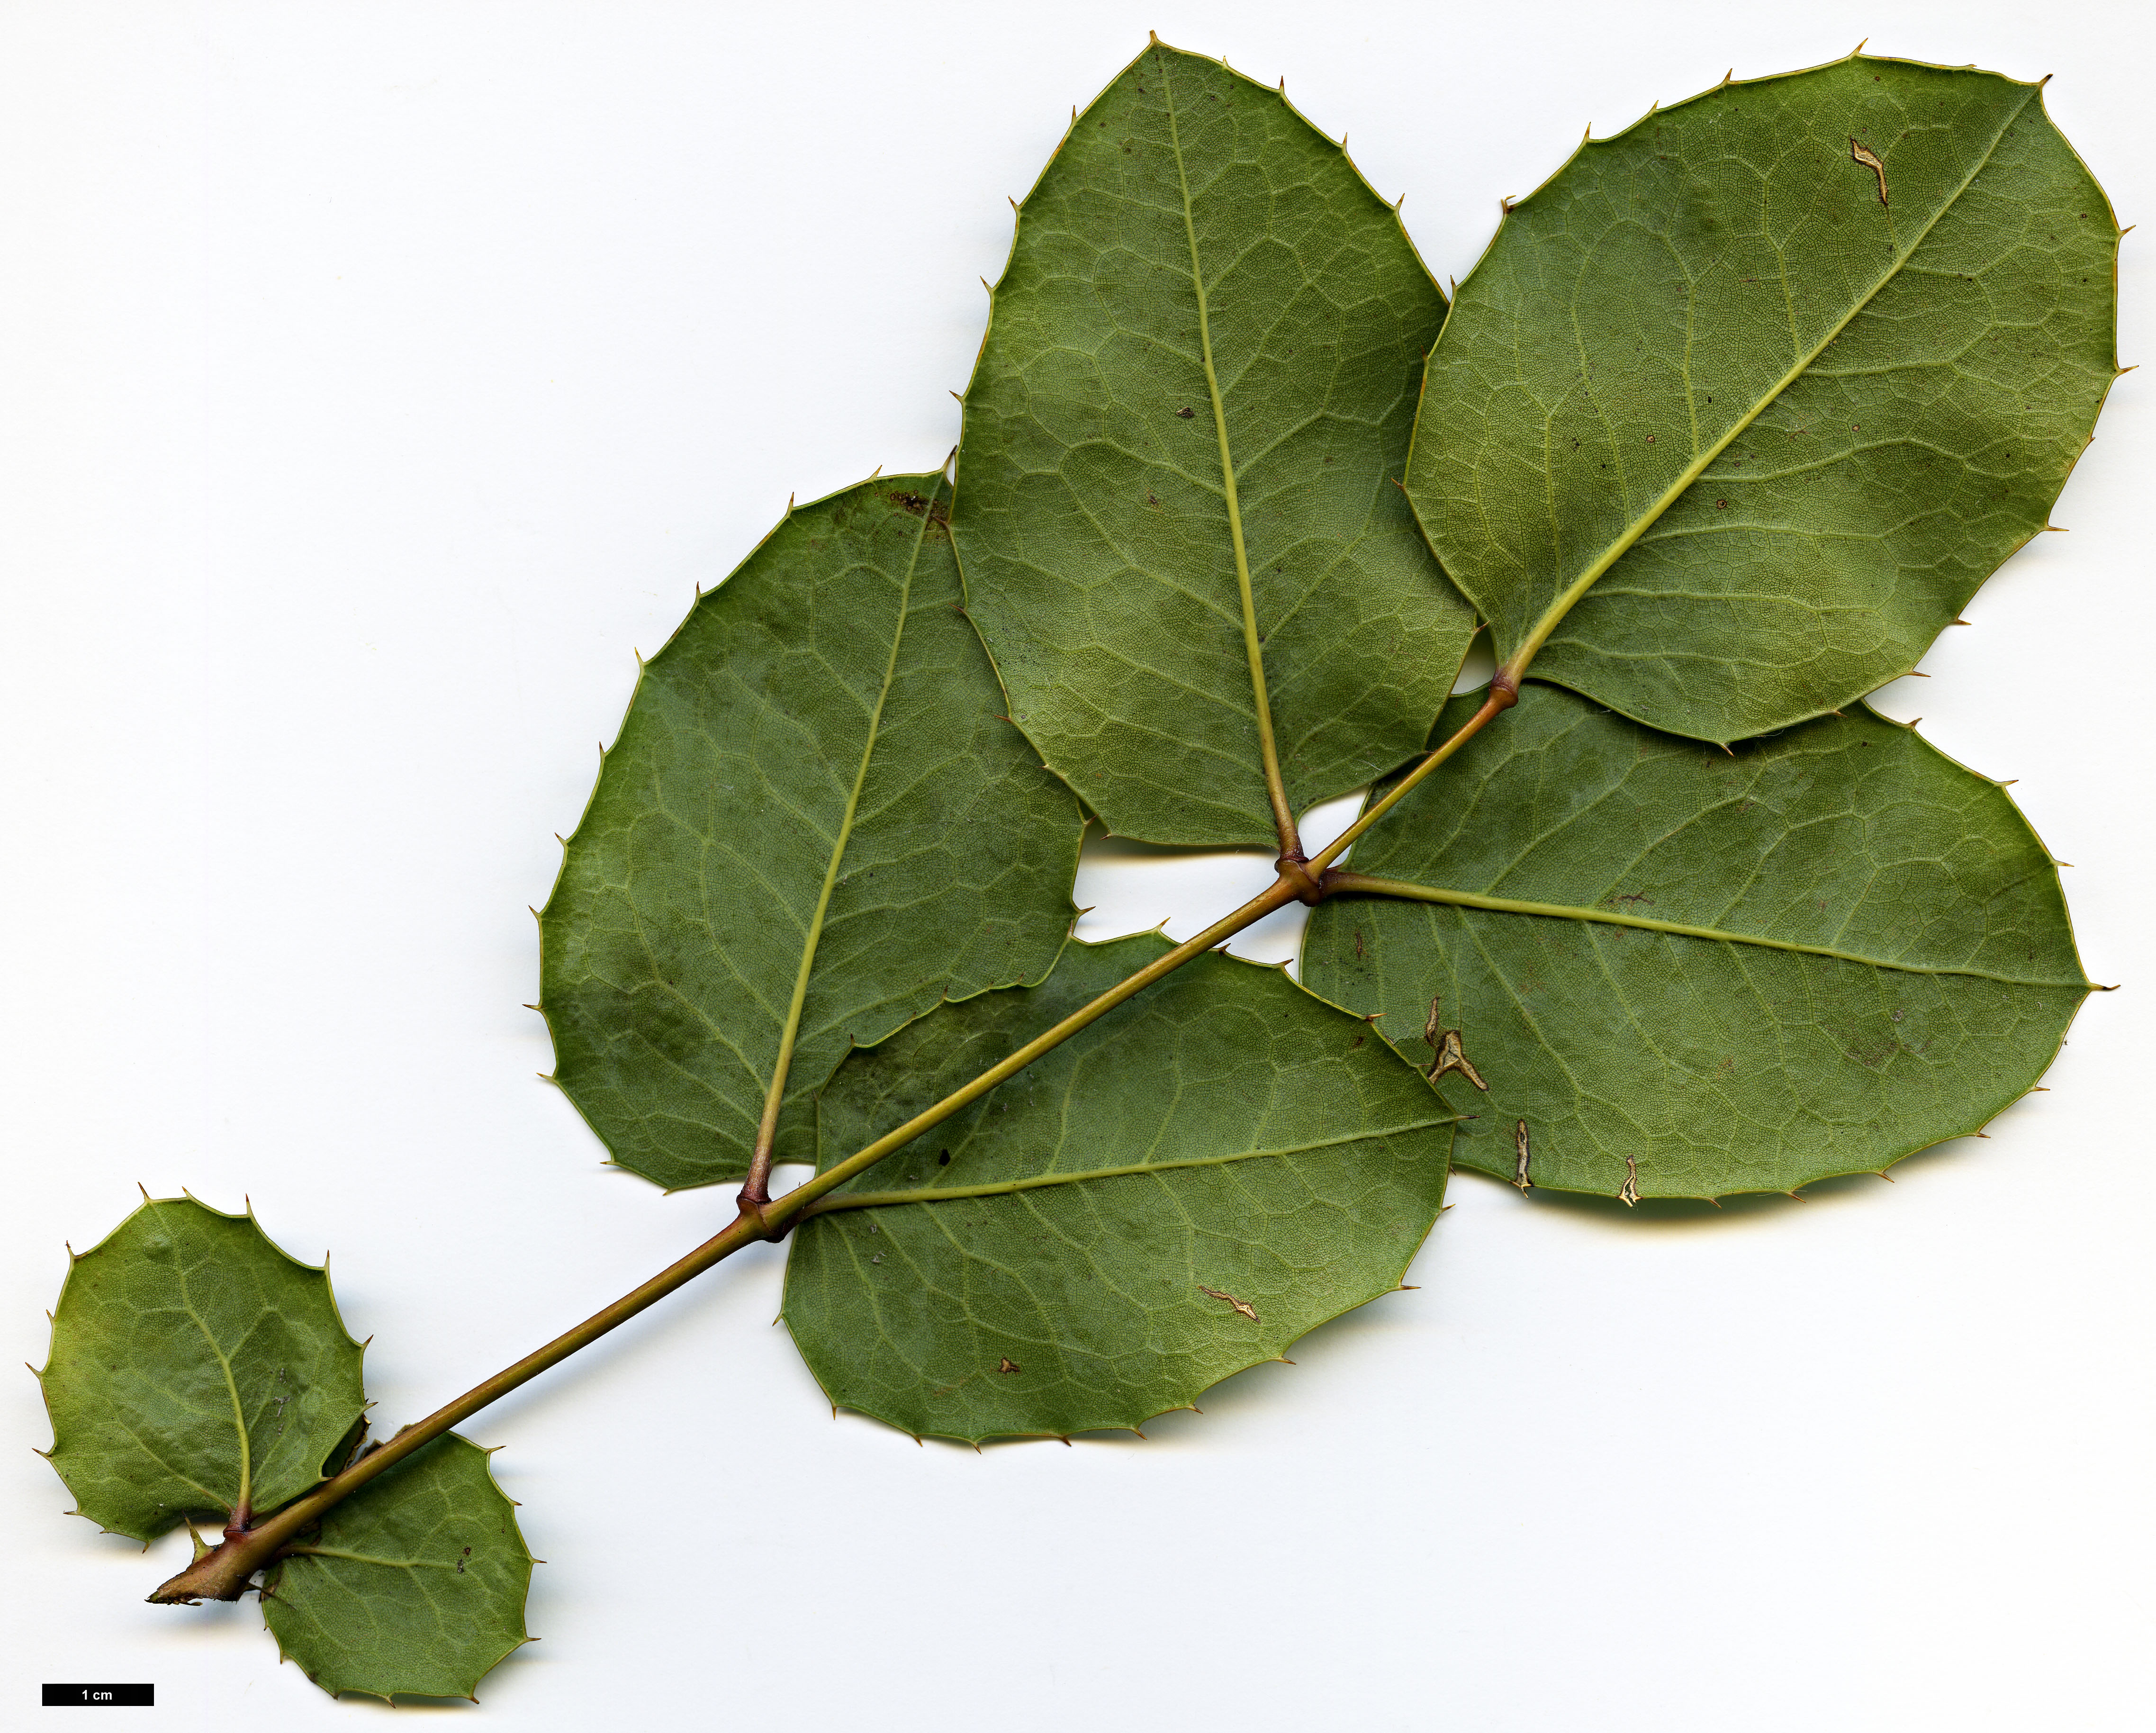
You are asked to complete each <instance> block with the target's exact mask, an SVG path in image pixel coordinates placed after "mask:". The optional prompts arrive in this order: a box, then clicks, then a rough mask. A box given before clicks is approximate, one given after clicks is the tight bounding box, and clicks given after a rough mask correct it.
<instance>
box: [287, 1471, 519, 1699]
mask: <svg viewBox="0 0 2156 1733" xmlns="http://www.w3.org/2000/svg"><path fill="white" fill-rule="evenodd" d="M487 1456H488V1453H487V1452H486V1451H485V1450H482V1449H480V1448H479V1446H478V1445H476V1444H474V1443H470V1441H469V1440H468V1439H465V1438H460V1437H459V1436H458V1435H457V1434H456V1433H449V1435H448V1436H447V1437H445V1438H437V1439H436V1440H435V1441H434V1443H431V1444H429V1445H428V1446H427V1447H426V1448H424V1449H423V1450H420V1451H418V1452H415V1453H414V1454H413V1455H411V1456H409V1457H407V1458H406V1459H404V1460H403V1462H400V1463H398V1464H397V1465H396V1466H395V1467H393V1468H391V1469H386V1470H384V1471H383V1473H382V1474H381V1475H380V1477H379V1478H377V1479H374V1480H372V1481H369V1482H368V1483H367V1484H366V1485H365V1486H363V1487H362V1488H361V1489H359V1490H358V1491H357V1492H356V1493H354V1494H353V1495H352V1496H351V1497H350V1498H348V1499H346V1500H344V1501H343V1502H342V1503H341V1504H338V1505H334V1506H332V1507H331V1510H329V1512H328V1513H327V1514H326V1515H325V1516H324V1517H323V1518H322V1523H321V1536H320V1537H319V1538H318V1539H316V1540H313V1541H307V1542H305V1543H303V1544H302V1545H301V1546H300V1547H299V1548H297V1549H295V1552H294V1554H293V1556H290V1557H289V1558H286V1559H285V1560H284V1561H282V1562H281V1563H280V1564H278V1565H276V1566H274V1567H273V1568H272V1570H271V1571H269V1574H268V1577H267V1578H266V1587H264V1592H263V1596H262V1613H263V1617H264V1619H265V1620H266V1621H267V1622H268V1623H269V1629H270V1631H271V1632H272V1633H274V1634H275V1637H276V1638H277V1647H278V1649H279V1651H280V1654H282V1655H283V1657H284V1658H285V1659H287V1660H291V1661H297V1662H298V1663H299V1664H300V1669H301V1670H302V1671H304V1672H305V1674H306V1675H307V1677H308V1678H310V1679H312V1680H314V1682H315V1683H316V1684H318V1685H320V1686H321V1688H322V1689H324V1690H326V1691H327V1692H329V1693H330V1694H331V1695H332V1696H335V1695H337V1694H338V1693H340V1692H343V1691H357V1692H362V1693H365V1694H367V1695H372V1696H377V1697H383V1698H390V1697H395V1696H399V1695H408V1696H417V1697H469V1696H470V1695H472V1694H473V1693H474V1692H475V1690H476V1689H478V1687H479V1682H480V1679H481V1678H483V1677H484V1676H485V1674H486V1673H487V1672H488V1671H489V1670H490V1669H492V1668H493V1667H494V1666H495V1664H498V1663H499V1662H500V1661H502V1660H505V1659H507V1658H508V1656H509V1655H510V1654H512V1653H513V1652H514V1651H515V1650H516V1648H519V1647H520V1646H521V1645H522V1644H523V1643H526V1641H528V1640H529V1639H528V1638H526V1636H525V1634H524V1595H525V1591H526V1588H527V1587H528V1586H529V1585H530V1583H531V1565H532V1558H531V1552H530V1551H529V1550H528V1549H527V1548H526V1546H525V1544H524V1536H522V1535H521V1533H519V1532H518V1530H517V1526H516V1512H515V1509H514V1505H515V1501H514V1500H511V1498H510V1497H509V1495H507V1494H506V1493H505V1492H503V1491H502V1489H500V1487H499V1486H497V1485H496V1484H495V1479H494V1475H493V1474H492V1472H491V1471H490V1469H489V1468H488V1466H487Z"/></svg>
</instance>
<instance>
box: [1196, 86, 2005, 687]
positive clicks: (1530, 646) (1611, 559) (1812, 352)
mask: <svg viewBox="0 0 2156 1733" xmlns="http://www.w3.org/2000/svg"><path fill="white" fill-rule="evenodd" d="M2034 96H2035V90H2030V93H2029V95H2027V96H2025V97H2023V98H2022V100H2021V103H2020V106H2019V107H2017V108H2016V109H2015V110H2014V111H2013V113H2011V114H2010V115H2007V117H2006V119H2005V120H2004V121H2003V122H2002V123H2001V124H2000V126H1999V131H1997V132H1996V133H1994V135H1993V136H1992V139H1991V142H1990V143H1989V144H1988V145H1987V146H1984V154H1983V155H1982V156H1979V158H1978V159H1977V160H1976V162H1975V163H1974V165H1973V166H1972V167H1970V169H1969V172H1968V173H1967V174H1965V175H1963V177H1962V179H1961V184H1960V185H1959V186H1958V187H1955V188H1954V190H1953V195H1952V197H1948V198H1944V199H1942V200H1941V201H1940V202H1939V208H1938V209H1937V210H1936V211H1934V212H1933V213H1932V216H1931V219H1930V221H1928V222H1927V223H1925V224H1924V226H1923V227H1922V228H1920V229H1919V230H1917V233H1916V236H1915V238H1913V239H1912V240H1911V241H1910V243H1909V244H1908V245H1907V247H1905V248H1903V249H1902V250H1901V251H1900V252H1899V253H1898V254H1897V255H1896V257H1895V259H1894V261H1893V263H1892V264H1891V265H1889V266H1888V267H1887V269H1886V270H1885V271H1883V272H1882V273H1881V274H1880V277H1879V279H1878V281H1876V283H1874V284H1873V285H1871V288H1870V289H1868V290H1866V291H1865V292H1864V294H1863V295H1861V297H1859V298H1858V299H1857V300H1855V301H1853V302H1851V305H1850V308H1849V310H1848V311H1847V312H1846V313H1845V314H1843V315H1841V317H1840V319H1839V320H1835V324H1834V326H1833V327H1832V329H1830V331H1827V333H1826V334H1825V336H1822V337H1821V338H1820V340H1819V341H1818V342H1817V343H1815V344H1814V345H1813V346H1812V347H1811V348H1810V349H1809V351H1806V352H1805V353H1804V355H1801V356H1799V357H1798V358H1797V360H1796V361H1794V363H1793V364H1792V365H1791V367H1790V368H1789V372H1786V373H1784V374H1783V375H1782V377H1780V378H1779V379H1777V380H1776V381H1775V382H1774V384H1773V385H1772V386H1771V387H1769V388H1768V390H1767V392H1765V393H1764V394H1763V396H1761V397H1759V398H1758V400H1757V401H1756V402H1753V405H1752V407H1751V408H1749V409H1748V410H1746V411H1745V413H1744V414H1743V416H1742V417H1741V418H1739V419H1738V420H1737V421H1736V422H1734V423H1732V424H1731V426H1730V428H1729V431H1728V432H1727V433H1724V434H1723V435H1722V438H1719V439H1718V440H1717V441H1716V442H1715V443H1714V444H1713V445H1712V446H1710V447H1709V448H1708V449H1707V450H1706V451H1704V452H1702V453H1701V454H1699V455H1698V456H1697V457H1696V458H1694V459H1692V461H1691V463H1690V464H1688V465H1686V468H1685V469H1684V470H1683V472H1682V473H1681V474H1679V475H1678V477H1677V479H1676V480H1675V481H1673V482H1671V484H1670V485H1669V486H1668V487H1667V488H1666V489H1665V490H1663V492H1662V494H1661V497H1660V498H1658V499H1657V500H1655V502H1654V504H1653V505H1650V506H1649V507H1648V508H1647V510H1645V512H1644V513H1642V514H1641V515H1640V516H1638V517H1636V518H1635V519H1633V520H1632V521H1631V522H1630V524H1629V525H1627V526H1626V527H1625V532H1624V534H1623V535H1621V536H1619V537H1618V538H1617V539H1616V540H1615V541H1613V542H1611V543H1610V544H1609V546H1608V547H1607V548H1605V549H1604V551H1602V553H1601V555H1600V556H1599V557H1598V558H1597V559H1596V560H1595V561H1594V564H1593V565H1591V566H1589V567H1588V568H1587V570H1586V571H1585V572H1583V573H1582V574H1581V575H1580V576H1579V577H1577V578H1575V579H1574V580H1573V582H1572V583H1571V585H1570V586H1569V587H1567V588H1566V589H1565V590H1564V592H1563V593H1562V594H1561V595H1559V596H1558V598H1557V600H1556V601H1555V602H1552V603H1551V604H1550V606H1549V607H1548V609H1546V610H1545V611H1544V613H1543V617H1542V618H1540V619H1539V620H1537V622H1536V623H1535V627H1534V630H1533V631H1532V632H1531V633H1528V634H1527V637H1526V638H1523V639H1522V640H1521V643H1520V646H1519V648H1518V649H1516V650H1514V651H1513V652H1512V655H1511V656H1509V657H1508V658H1507V659H1506V664H1505V665H1506V667H1507V669H1510V670H1511V672H1512V674H1514V676H1515V677H1517V676H1518V675H1521V674H1525V673H1526V672H1527V664H1529V663H1530V662H1532V661H1533V660H1534V659H1535V656H1536V654H1537V652H1539V651H1540V650H1541V649H1542V647H1543V645H1544V644H1545V643H1548V641H1549V637H1550V634H1551V633H1553V632H1554V631H1556V630H1557V628H1558V625H1559V624H1560V623H1562V622H1563V619H1564V617H1565V616H1566V615H1567V614H1568V613H1571V612H1572V610H1573V607H1574V606H1575V605H1576V604H1577V603H1578V601H1579V599H1580V597H1583V596H1584V595H1585V594H1586V593H1587V592H1589V590H1591V589H1593V588H1594V585H1595V583H1596V582H1597V581H1598V580H1599V578H1600V577H1602V575H1603V574H1604V572H1607V571H1609V568H1610V567H1612V566H1614V565H1615V564H1616V563H1617V562H1618V561H1620V560H1621V559H1622V558H1624V557H1625V555H1626V554H1628V553H1630V551H1632V546H1633V544H1634V543H1635V542H1636V541H1639V539H1640V536H1644V535H1645V533H1646V532H1647V531H1649V530H1650V529H1652V528H1653V527H1654V526H1655V524H1657V523H1659V522H1660V521H1661V519H1662V516H1663V515H1664V514H1665V513H1666V512H1667V511H1668V510H1669V509H1670V507H1671V506H1672V505H1675V504H1676V502H1677V500H1678V498H1679V496H1680V495H1682V494H1683V493H1684V492H1685V490H1686V489H1688V488H1689V487H1691V485H1692V484H1693V483H1694V482H1696V481H1697V480H1698V479H1699V478H1700V477H1701V476H1702V475H1703V474H1706V473H1707V466H1708V465H1709V464H1712V463H1713V461H1714V460H1715V459H1717V458H1718V457H1720V456H1721V455H1722V453H1723V452H1725V451H1727V449H1729V447H1730V445H1731V444H1732V443H1733V442H1734V441H1735V439H1736V438H1737V437H1738V434H1740V433H1743V432H1744V431H1745V430H1746V429H1747V428H1749V427H1750V426H1751V425H1752V423H1753V422H1755V421H1757V420H1758V418H1759V417H1760V416H1761V415H1763V414H1764V413H1766V411H1767V408H1768V406H1769V405H1770V404H1772V403H1773V402H1774V401H1775V400H1776V399H1777V398H1779V397H1780V396H1781V395H1782V393H1783V392H1785V391H1787V390H1788V389H1789V387H1791V386H1792V385H1794V384H1795V383H1796V382H1797V380H1798V379H1799V377H1802V375H1803V374H1804V371H1805V370H1806V369H1807V368H1809V367H1810V366H1811V365H1812V363H1813V362H1815V361H1817V360H1818V359H1819V358H1820V356H1821V355H1822V354H1824V353H1825V351H1826V347H1827V346H1828V345H1829V344H1830V343H1831V342H1833V341H1834V340H1835V338H1836V337H1838V336H1840V335H1841V334H1842V332H1843V331H1846V330H1847V329H1848V328H1849V324H1850V321H1851V320H1853V319H1855V318H1856V315H1858V314H1860V313H1861V312H1862V311H1863V310H1865V309H1866V307H1868V306H1870V305H1871V303H1872V302H1873V301H1874V300H1877V299H1878V297H1879V293H1880V291H1881V290H1883V289H1885V288H1886V285H1888V284H1889V283H1891V282H1892V281H1893V280H1894V279H1895V278H1896V277H1897V276H1898V275H1900V274H1901V271H1902V267H1903V266H1904V265H1906V264H1908V262H1909V261H1910V260H1911V259H1913V258H1915V257H1916V254H1917V249H1918V248H1920V247H1922V245H1923V244H1924V242H1925V241H1926V240H1927V239H1928V238H1929V237H1930V234H1931V232H1932V231H1933V229H1934V228H1937V227H1938V224H1939V221H1940V219H1941V218H1943V217H1944V216H1945V215H1946V213H1948V211H1950V210H1952V209H1953V208H1954V207H1955V206H1956V205H1958V204H1959V203H1961V197H1962V195H1963V193H1964V192H1968V191H1969V186H1970V183H1971V182H1974V180H1975V179H1976V177H1978V176H1979V174H1981V173H1983V172H1984V169H1985V167H1987V166H1988V165H1989V163H1990V162H1991V159H1992V157H1993V156H1994V154H1995V153H1996V152H1997V151H1998V149H1999V141H2000V140H2001V139H2003V138H2005V136H2006V134H2007V131H2008V130H2009V129H2010V128H2011V127H2012V126H2013V125H2014V123H2015V121H2016V120H2019V119H2020V117H2021V115H2022V113H2023V111H2024V110H2025V109H2027V107H2028V106H2029V103H2030V100H2031V99H2032V98H2033V97H2034ZM1207 371H1208V373H1210V371H1211V370H1210V366H1208V370H1207ZM1687 393H1689V387H1687ZM1687 401H1689V395H1687Z"/></svg>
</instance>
